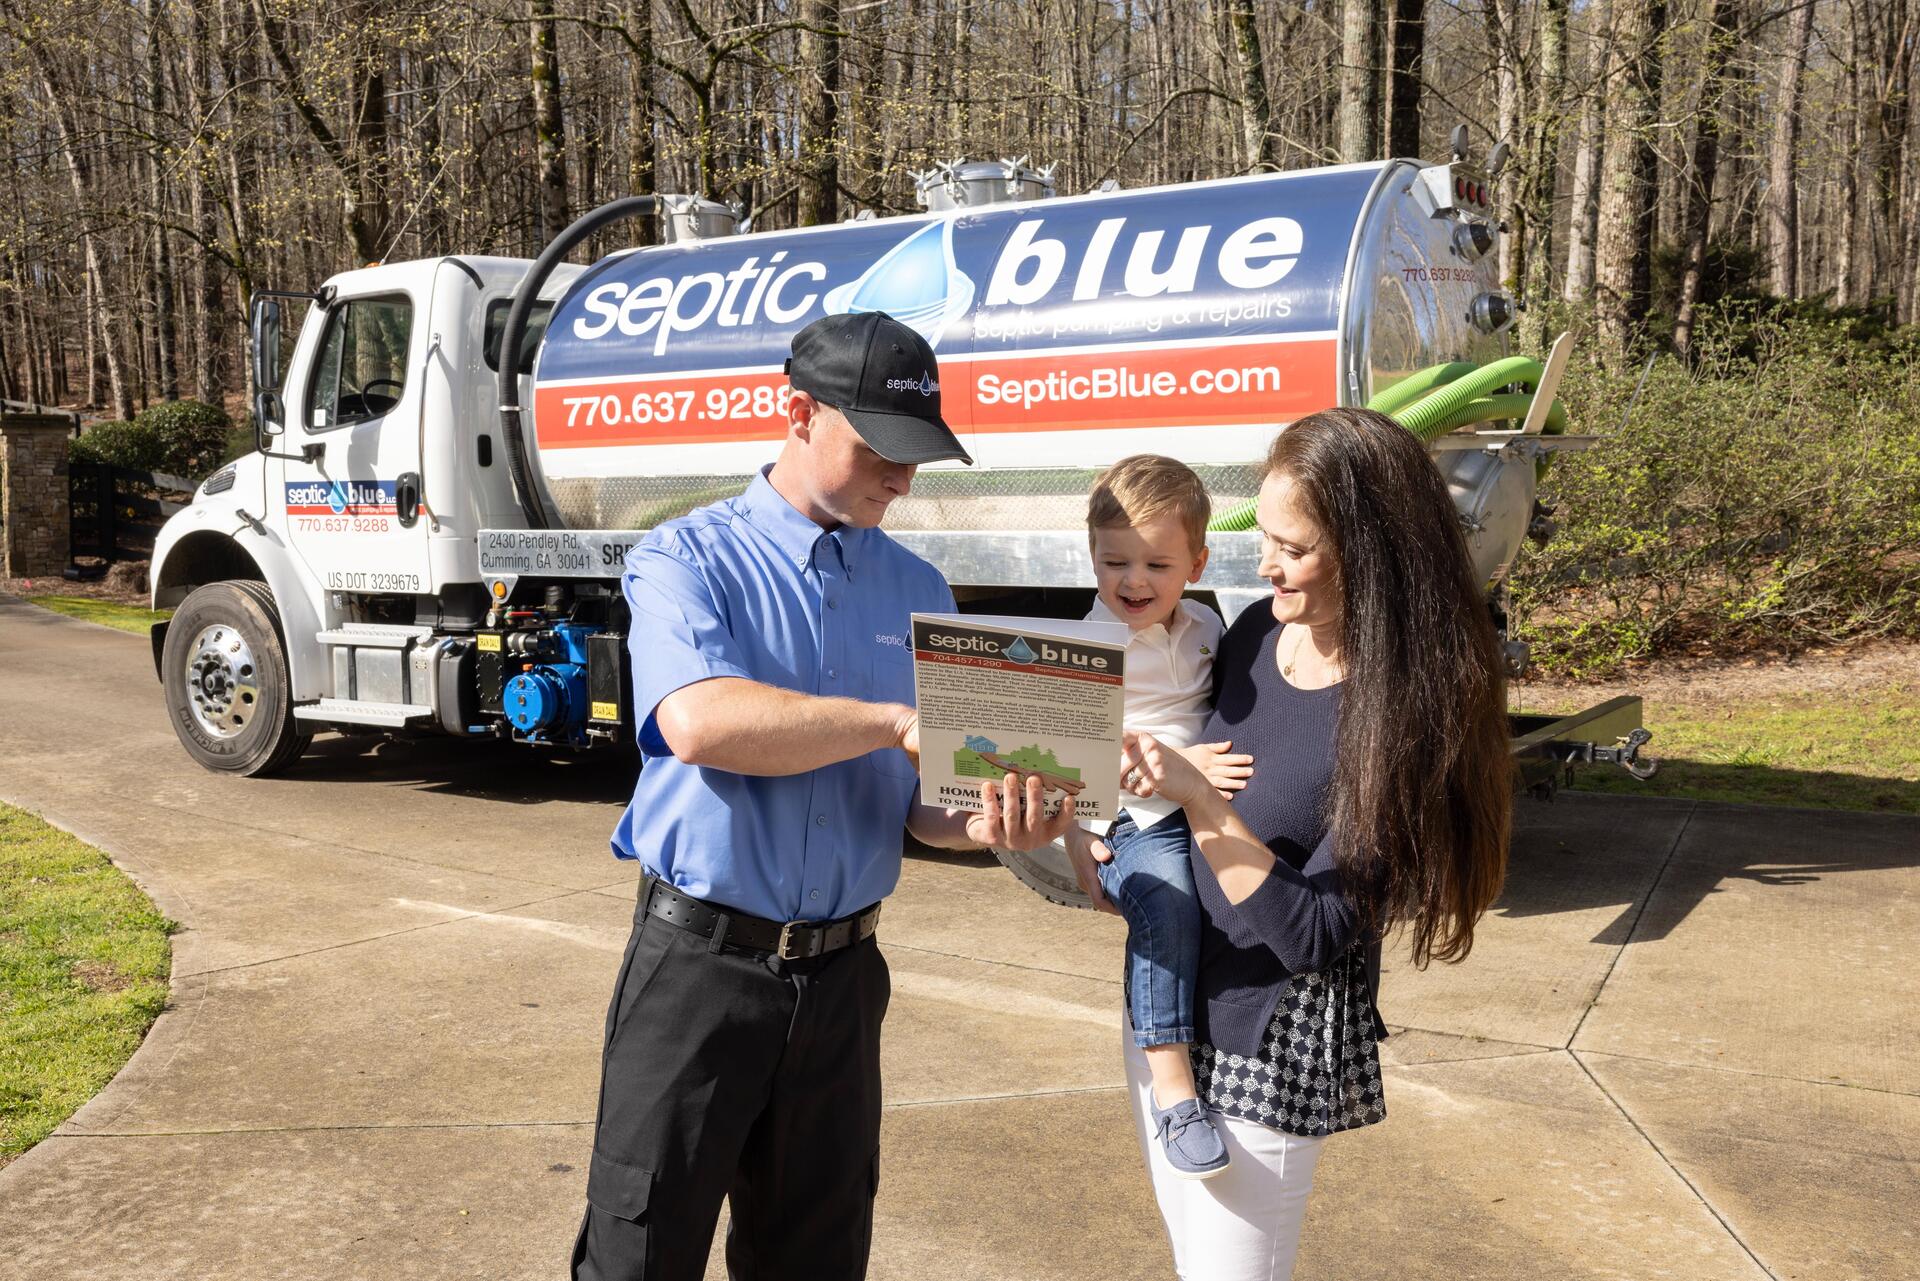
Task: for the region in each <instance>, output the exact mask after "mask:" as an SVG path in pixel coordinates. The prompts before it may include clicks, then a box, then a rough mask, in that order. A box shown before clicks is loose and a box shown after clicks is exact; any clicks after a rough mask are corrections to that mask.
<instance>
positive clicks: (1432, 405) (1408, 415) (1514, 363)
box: [1393, 356, 1542, 445]
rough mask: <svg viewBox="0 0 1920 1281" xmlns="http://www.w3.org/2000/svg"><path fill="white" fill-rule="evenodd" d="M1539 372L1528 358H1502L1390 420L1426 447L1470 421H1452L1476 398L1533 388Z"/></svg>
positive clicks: (1439, 390) (1452, 383) (1538, 368)
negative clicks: (1509, 388)
mask: <svg viewBox="0 0 1920 1281" xmlns="http://www.w3.org/2000/svg"><path fill="white" fill-rule="evenodd" d="M1541 372H1542V371H1541V368H1540V362H1539V361H1537V360H1535V359H1533V358H1532V357H1531V356H1506V357H1503V358H1501V359H1499V360H1495V361H1491V362H1489V363H1488V364H1485V365H1482V366H1481V367H1480V368H1479V369H1476V370H1474V371H1473V372H1472V373H1470V374H1463V375H1461V376H1460V377H1459V378H1456V379H1454V380H1453V381H1452V382H1450V383H1448V384H1446V385H1445V386H1444V387H1441V388H1439V389H1437V390H1435V391H1433V392H1430V393H1428V394H1427V395H1426V396H1423V397H1421V399H1420V400H1419V401H1418V402H1417V403H1416V404H1413V405H1409V406H1408V407H1407V408H1405V409H1403V410H1401V411H1400V412H1399V413H1397V414H1394V415H1393V419H1394V421H1395V422H1397V423H1399V424H1400V425H1401V426H1402V427H1405V428H1406V429H1407V430H1408V431H1410V432H1412V433H1413V434H1414V436H1415V438H1416V439H1418V440H1419V441H1420V443H1421V444H1423V445H1424V444H1429V443H1431V442H1432V440H1433V438H1434V437H1436V436H1439V435H1442V434H1444V433H1445V432H1448V431H1451V430H1452V429H1453V428H1454V427H1457V426H1459V425H1460V422H1461V421H1472V420H1471V419H1467V420H1459V421H1452V420H1454V419H1455V418H1456V415H1458V414H1459V413H1460V412H1461V411H1462V410H1464V409H1465V408H1466V407H1467V405H1469V404H1470V403H1472V402H1473V401H1474V400H1475V399H1477V398H1478V397H1481V396H1484V395H1486V394H1487V393H1488V392H1490V391H1492V390H1493V389H1494V388H1496V387H1504V386H1506V385H1507V384H1508V383H1525V384H1527V385H1528V386H1537V385H1538V384H1539V382H1540V375H1541Z"/></svg>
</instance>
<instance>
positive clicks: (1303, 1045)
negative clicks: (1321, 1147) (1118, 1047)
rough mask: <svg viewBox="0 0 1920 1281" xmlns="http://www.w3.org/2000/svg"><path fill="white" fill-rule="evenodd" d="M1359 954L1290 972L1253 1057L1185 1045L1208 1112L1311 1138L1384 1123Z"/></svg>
mask: <svg viewBox="0 0 1920 1281" xmlns="http://www.w3.org/2000/svg"><path fill="white" fill-rule="evenodd" d="M1377 1032H1378V1027H1377V1024H1376V1023H1375V1019H1374V1007H1373V1001H1372V999H1371V996H1370V993H1369V989H1368V983H1367V963H1366V957H1365V953H1364V950H1363V949H1361V948H1357V947H1356V948H1349V949H1348V950H1347V951H1346V953H1345V954H1344V955H1343V956H1341V958H1340V959H1339V960H1337V961H1335V962H1334V963H1333V964H1332V965H1331V966H1329V967H1328V968H1326V969H1324V970H1321V971H1318V972H1316V973H1313V974H1296V975H1293V976H1292V977H1290V978H1289V979H1288V980H1287V988H1286V992H1285V994H1284V995H1283V996H1282V997H1281V999H1280V1004H1279V1005H1278V1006H1277V1007H1276V1008H1275V1009H1274V1012H1273V1021H1272V1022H1271V1023H1269V1024H1268V1025H1267V1031H1266V1035H1265V1036H1264V1037H1263V1038H1262V1040H1261V1044H1260V1053H1259V1054H1258V1055H1257V1056H1255V1057H1251V1058H1249V1057H1245V1056H1242V1055H1239V1054H1222V1053H1220V1052H1219V1051H1218V1050H1216V1049H1214V1047H1213V1046H1211V1045H1207V1044H1204V1043H1202V1044H1196V1045H1195V1046H1193V1048H1192V1054H1193V1079H1194V1082H1195V1083H1196V1084H1197V1085H1198V1086H1199V1090H1200V1102H1201V1104H1202V1105H1203V1106H1205V1107H1206V1108H1207V1109H1208V1110H1210V1111H1215V1112H1219V1113H1221V1114H1223V1115H1225V1116H1230V1117H1238V1118H1240V1119H1241V1120H1244V1121H1252V1122H1254V1123H1255V1124H1257V1125H1264V1126H1268V1127H1271V1128H1272V1129H1276V1130H1284V1131H1286V1132H1287V1133H1288V1134H1298V1135H1302V1136H1305V1137H1309V1138H1317V1137H1319V1136H1322V1135H1327V1134H1337V1133H1338V1132H1340V1131H1341V1130H1352V1129H1357V1128H1359V1127H1360V1126H1363V1125H1372V1124H1374V1123H1375V1122H1377V1121H1384V1120H1386V1119H1387V1100H1386V1096H1385V1095H1384V1094H1383V1093H1382V1092H1381V1089H1380V1042H1379V1040H1378V1037H1377Z"/></svg>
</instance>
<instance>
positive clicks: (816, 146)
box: [795, 0, 840, 226]
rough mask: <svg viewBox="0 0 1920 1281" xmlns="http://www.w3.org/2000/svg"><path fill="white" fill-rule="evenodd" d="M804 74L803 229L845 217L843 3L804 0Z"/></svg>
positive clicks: (801, 82) (801, 87)
mask: <svg viewBox="0 0 1920 1281" xmlns="http://www.w3.org/2000/svg"><path fill="white" fill-rule="evenodd" d="M800 22H801V24H802V25H801V29H800V68H799V71H800V74H799V83H798V84H797V85H796V86H795V90H796V95H797V97H798V100H799V101H798V103H797V104H796V105H797V109H798V114H799V117H800V139H799V142H800V163H799V169H800V214H799V217H800V223H801V225H802V226H811V225H813V224H816V223H823V222H835V221H837V220H838V219H839V217H840V141H839V138H838V137H837V134H838V132H839V96H840V36H839V26H840V0H803V2H802V4H801V6H800Z"/></svg>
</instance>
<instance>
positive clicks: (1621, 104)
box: [1594, 0, 1667, 357]
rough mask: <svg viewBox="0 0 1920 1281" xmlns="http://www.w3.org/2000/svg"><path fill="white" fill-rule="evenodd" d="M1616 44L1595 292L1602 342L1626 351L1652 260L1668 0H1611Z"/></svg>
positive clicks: (1642, 310)
mask: <svg viewBox="0 0 1920 1281" xmlns="http://www.w3.org/2000/svg"><path fill="white" fill-rule="evenodd" d="M1616 18H1617V23H1618V26H1617V29H1616V36H1617V38H1618V41H1619V44H1618V47H1617V48H1616V49H1615V51H1614V59H1613V62H1612V65H1611V68H1610V70H1611V73H1612V74H1611V75H1610V77H1609V79H1608V82H1607V89H1606V113H1607V144H1606V148H1605V150H1604V152H1603V153H1602V157H1601V164H1600V219H1599V224H1600V225H1599V234H1598V238H1597V241H1596V243H1595V247H1594V294H1595V302H1596V304H1597V307H1598V313H1599V324H1600V338H1601V345H1602V347H1603V349H1604V350H1605V352H1606V353H1607V354H1608V355H1609V356H1613V357H1618V356H1621V355H1623V354H1625V353H1626V352H1627V350H1628V348H1629V346H1630V344H1631V343H1632V342H1633V340H1634V338H1635V337H1636V336H1637V334H1638V331H1639V328H1640V325H1641V323H1642V322H1643V321H1645V319H1646V316H1647V307H1648V303H1649V301H1650V293H1651V284H1652V280H1651V268H1652V259H1653V205H1654V195H1655V192H1654V163H1655V154H1654V147H1653V131H1654V129H1655V127H1656V115H1657V110H1658V106H1659V102H1660V75H1661V70H1662V66H1661V37H1662V36H1663V35H1664V34H1665V33H1666V23H1667V6H1666V0H1616Z"/></svg>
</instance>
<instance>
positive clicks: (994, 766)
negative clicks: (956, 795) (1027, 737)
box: [953, 734, 1080, 783]
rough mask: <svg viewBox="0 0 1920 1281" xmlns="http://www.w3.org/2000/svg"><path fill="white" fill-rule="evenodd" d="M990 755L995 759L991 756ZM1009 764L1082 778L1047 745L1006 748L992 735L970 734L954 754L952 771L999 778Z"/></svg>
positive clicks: (965, 775) (973, 776)
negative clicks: (1062, 762)
mask: <svg viewBox="0 0 1920 1281" xmlns="http://www.w3.org/2000/svg"><path fill="white" fill-rule="evenodd" d="M989 756H991V757H992V758H993V759H992V760H989V759H988V757H989ZM1009 766H1011V767H1013V768H1016V769H1023V770H1030V771H1032V772H1033V773H1036V774H1054V775H1058V776H1059V777H1061V778H1065V779H1071V780H1073V781H1074V782H1076V783H1077V782H1079V781H1080V771H1079V770H1077V769H1069V768H1067V767H1066V766H1065V765H1062V764H1061V763H1060V761H1059V759H1058V758H1057V757H1055V756H1054V754H1053V753H1052V752H1050V751H1048V750H1047V749H1046V748H1044V747H1038V746H1033V745H1029V746H1027V747H1016V748H1013V749H1012V750H1010V751H1004V752H1003V751H1001V750H1000V748H999V746H998V745H997V744H996V743H995V742H994V741H993V740H992V739H990V738H984V737H982V736H981V735H979V734H969V735H967V738H966V743H965V745H964V746H962V747H961V748H960V749H959V750H958V751H956V752H954V754H953V772H954V773H955V774H957V775H959V776H960V777H961V778H995V779H997V778H999V777H1001V776H1002V775H1004V774H1005V773H1006V772H1007V769H1008V767H1009Z"/></svg>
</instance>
